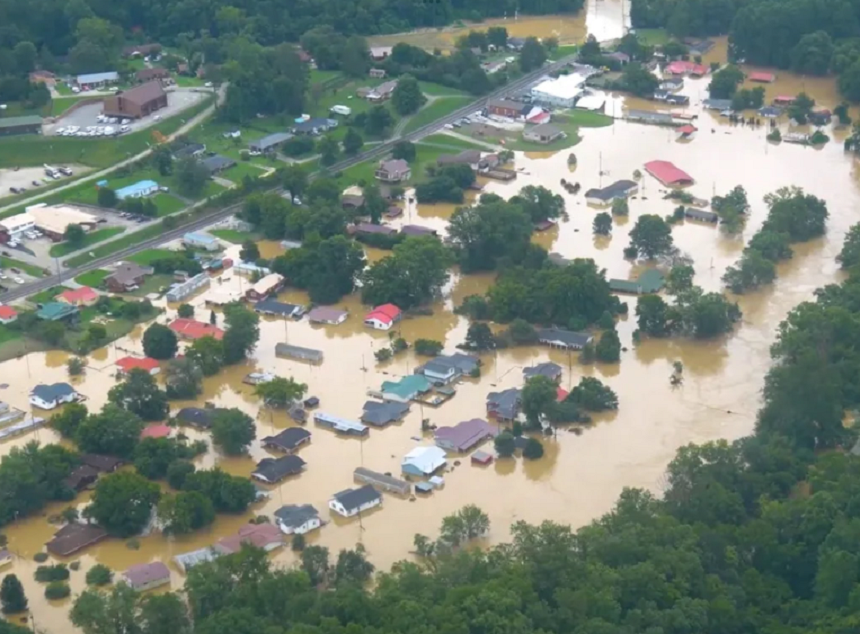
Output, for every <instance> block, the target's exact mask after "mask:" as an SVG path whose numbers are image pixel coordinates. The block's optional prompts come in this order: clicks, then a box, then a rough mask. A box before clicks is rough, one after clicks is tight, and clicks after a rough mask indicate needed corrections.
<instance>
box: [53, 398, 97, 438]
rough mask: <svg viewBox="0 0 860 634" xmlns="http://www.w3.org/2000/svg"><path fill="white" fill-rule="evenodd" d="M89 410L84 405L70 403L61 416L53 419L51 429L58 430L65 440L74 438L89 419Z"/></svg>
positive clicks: (61, 412)
mask: <svg viewBox="0 0 860 634" xmlns="http://www.w3.org/2000/svg"><path fill="white" fill-rule="evenodd" d="M87 414H89V410H87V406H86V405H84V404H83V403H69V404H68V405H66V406H65V407H63V409H62V410H61V411H60V413H59V414H57V415H55V416H53V417H51V427H53V428H54V429H56V430H57V431H58V432H60V434H62V436H63V437H64V438H74V437H75V433H76V432H77V431H78V427H80V425H81V423H83V422H84V420H85V419H86V418H87Z"/></svg>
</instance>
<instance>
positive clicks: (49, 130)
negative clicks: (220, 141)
mask: <svg viewBox="0 0 860 634" xmlns="http://www.w3.org/2000/svg"><path fill="white" fill-rule="evenodd" d="M208 92H210V91H207V90H203V89H189V88H176V89H174V90H172V91H168V93H167V107H166V108H162V109H161V110H159V111H157V112H156V113H155V114H153V115H150V116H148V117H144V118H143V119H138V120H132V122H131V123H130V124H129V125H131V131H132V132H135V131H137V130H143V129H146V128H148V127H149V126H151V125H153V124H154V123H157V122H158V121H160V120H162V119H167V118H169V117H172V116H173V115H175V114H178V113H180V112H182V111H183V110H187V109H188V108H190V107H192V106H194V105H195V104H197V103H199V102H200V101H202V100H203V98H204V97H205V96H206V94H207V93H208ZM101 112H102V104H100V103H96V104H91V105H88V106H82V107H80V108H78V109H77V110H75V111H73V112H71V113H69V114H68V115H67V116H64V117H62V118H61V119H60V120H59V121H57V122H56V123H55V124H53V125H45V126H44V127H43V134H45V135H52V134H54V133H55V132H54V131H55V130H56V129H57V128H65V127H68V126H70V125H74V126H79V127H81V128H86V127H87V126H90V125H104V124H103V123H99V122H98V120H97V119H96V117H97V116H98V115H100V114H101ZM156 117H157V119H156ZM109 125H113V127H115V128H116V127H117V126H116V125H115V124H109ZM81 138H82V139H91V140H96V139H99V138H101V137H81Z"/></svg>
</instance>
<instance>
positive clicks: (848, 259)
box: [836, 223, 860, 270]
mask: <svg viewBox="0 0 860 634" xmlns="http://www.w3.org/2000/svg"><path fill="white" fill-rule="evenodd" d="M836 261H837V262H839V264H840V265H841V266H842V268H843V269H846V270H847V269H850V268H851V267H853V266H855V265H856V264H860V223H857V224H854V225H851V228H850V229H849V230H848V233H846V234H845V239H844V240H843V242H842V250H841V251H840V252H839V255H837V256H836Z"/></svg>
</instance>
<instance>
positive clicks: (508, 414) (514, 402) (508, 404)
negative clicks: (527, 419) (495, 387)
mask: <svg viewBox="0 0 860 634" xmlns="http://www.w3.org/2000/svg"><path fill="white" fill-rule="evenodd" d="M521 397H522V390H520V389H519V388H516V387H511V388H508V389H507V390H502V391H501V392H490V393H489V394H487V416H492V417H493V418H495V419H496V420H504V421H512V420H514V419H515V418H516V417H517V414H519V412H520V398H521Z"/></svg>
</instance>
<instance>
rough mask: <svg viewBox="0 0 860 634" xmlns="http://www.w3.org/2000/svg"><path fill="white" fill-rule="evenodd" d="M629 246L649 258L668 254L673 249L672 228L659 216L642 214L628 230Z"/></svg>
mask: <svg viewBox="0 0 860 634" xmlns="http://www.w3.org/2000/svg"><path fill="white" fill-rule="evenodd" d="M630 247H631V249H634V248H635V249H636V252H637V253H638V254H639V255H641V256H644V257H646V258H647V259H649V260H653V259H654V258H655V257H657V256H658V255H668V254H669V253H671V252H672V251H673V249H674V243H673V241H672V228H671V227H670V226H669V225H668V223H667V222H666V221H665V220H663V218H661V217H660V216H657V215H655V214H643V215H641V216H639V217H638V218H637V219H636V224H635V225H634V226H633V229H632V230H631V231H630Z"/></svg>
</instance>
